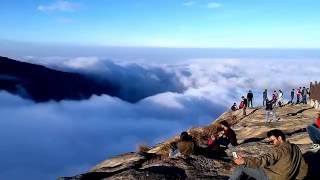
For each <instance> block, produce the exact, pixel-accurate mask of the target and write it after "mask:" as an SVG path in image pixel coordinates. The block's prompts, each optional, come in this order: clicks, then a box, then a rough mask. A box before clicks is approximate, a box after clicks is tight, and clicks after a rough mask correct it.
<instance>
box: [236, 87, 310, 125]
mask: <svg viewBox="0 0 320 180" xmlns="http://www.w3.org/2000/svg"><path fill="white" fill-rule="evenodd" d="M290 95H291V100H290V101H289V102H288V104H294V97H295V96H296V99H297V100H296V104H300V103H303V104H307V100H308V97H309V96H310V90H309V88H306V87H303V88H302V87H299V88H297V89H296V90H295V89H292V91H291V93H290ZM262 97H263V101H262V105H263V106H265V109H266V115H265V124H266V125H268V124H270V123H271V122H272V121H276V120H279V118H277V114H276V112H275V111H274V108H275V107H282V106H283V105H284V93H283V91H282V90H281V89H279V90H278V91H276V90H274V91H273V93H272V97H271V98H270V99H269V98H268V90H267V89H265V90H264V91H263V94H262ZM248 107H253V93H252V91H251V90H249V91H248V93H247V96H246V97H245V96H242V97H241V102H240V104H239V107H237V103H233V105H232V106H231V108H230V109H231V110H232V111H237V110H239V109H242V110H243V115H244V116H246V115H247V111H246V110H247V108H248ZM232 118H233V119H235V118H236V117H235V116H233V117H232Z"/></svg>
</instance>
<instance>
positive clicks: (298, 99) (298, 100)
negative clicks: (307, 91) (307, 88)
mask: <svg viewBox="0 0 320 180" xmlns="http://www.w3.org/2000/svg"><path fill="white" fill-rule="evenodd" d="M299 103H300V96H297V103H296V104H299Z"/></svg>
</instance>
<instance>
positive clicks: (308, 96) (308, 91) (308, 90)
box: [307, 88, 310, 103]
mask: <svg viewBox="0 0 320 180" xmlns="http://www.w3.org/2000/svg"><path fill="white" fill-rule="evenodd" d="M309 98H310V89H309V88H307V103H308V102H309Z"/></svg>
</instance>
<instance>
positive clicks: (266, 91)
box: [262, 89, 268, 106]
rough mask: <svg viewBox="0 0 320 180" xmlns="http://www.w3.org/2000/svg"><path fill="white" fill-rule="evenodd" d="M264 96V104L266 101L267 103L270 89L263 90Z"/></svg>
mask: <svg viewBox="0 0 320 180" xmlns="http://www.w3.org/2000/svg"><path fill="white" fill-rule="evenodd" d="M262 98H263V101H262V105H263V106H264V103H265V102H266V100H267V99H268V90H267V89H265V90H264V91H263V94H262Z"/></svg>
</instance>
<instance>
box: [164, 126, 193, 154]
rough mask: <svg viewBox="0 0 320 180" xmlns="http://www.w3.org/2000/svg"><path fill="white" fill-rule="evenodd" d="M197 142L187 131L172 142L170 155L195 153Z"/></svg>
mask: <svg viewBox="0 0 320 180" xmlns="http://www.w3.org/2000/svg"><path fill="white" fill-rule="evenodd" d="M195 149H196V144H195V142H194V140H193V139H192V136H190V135H189V134H188V133H187V132H185V131H184V132H182V133H181V134H180V139H179V140H178V141H177V142H174V143H172V144H171V149H170V153H169V157H177V156H179V155H185V156H189V155H192V154H194V153H195Z"/></svg>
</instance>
